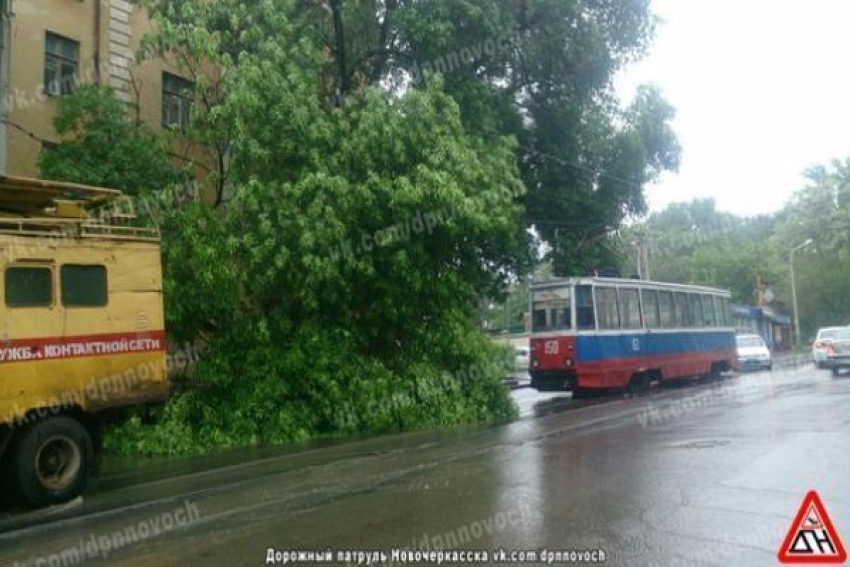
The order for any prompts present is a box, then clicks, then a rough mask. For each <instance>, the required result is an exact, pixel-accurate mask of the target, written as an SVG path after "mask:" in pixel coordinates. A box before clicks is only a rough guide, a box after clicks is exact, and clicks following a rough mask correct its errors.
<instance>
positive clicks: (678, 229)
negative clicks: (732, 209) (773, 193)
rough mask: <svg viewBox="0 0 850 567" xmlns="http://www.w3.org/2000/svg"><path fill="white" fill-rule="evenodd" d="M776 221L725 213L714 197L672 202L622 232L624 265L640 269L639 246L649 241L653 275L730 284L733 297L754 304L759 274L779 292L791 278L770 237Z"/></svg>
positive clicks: (631, 270)
mask: <svg viewBox="0 0 850 567" xmlns="http://www.w3.org/2000/svg"><path fill="white" fill-rule="evenodd" d="M775 225H776V221H775V219H773V218H772V217H752V218H739V217H736V216H735V215H732V214H729V213H723V212H720V211H718V210H717V209H716V208H715V204H714V201H713V200H711V199H703V200H695V201H692V202H691V203H676V204H672V205H670V206H669V207H667V208H666V209H665V210H663V211H661V212H658V213H653V214H652V215H650V216H649V217H648V219H647V220H646V221H645V222H644V223H640V224H636V225H633V226H631V227H629V229H627V230H624V231H623V232H622V234H621V236H620V239H621V250H622V258H623V264H622V268H621V270H622V271H623V273H626V274H633V273H635V268H634V265H635V259H634V258H635V254H636V251H635V250H636V246H638V245H640V243H645V245H646V246H648V248H649V256H650V258H649V259H650V268H651V276H652V279H654V280H659V281H670V282H679V283H693V284H701V285H710V286H717V287H721V288H725V289H730V290H731V291H732V298H733V300H734V301H736V302H739V303H746V304H753V303H755V302H756V289H757V286H758V277H760V278H761V281H762V284H763V285H767V286H769V287H771V289H773V290H774V291H775V292H776V291H777V290H781V289H782V285H783V281H784V278H785V277H786V272H785V271H783V268H782V264H781V262H780V258H779V257H778V255H777V254H776V251H775V250H774V249H773V247H772V246H771V245H770V242H769V239H770V235H771V234H772V231H773V228H774V226H775Z"/></svg>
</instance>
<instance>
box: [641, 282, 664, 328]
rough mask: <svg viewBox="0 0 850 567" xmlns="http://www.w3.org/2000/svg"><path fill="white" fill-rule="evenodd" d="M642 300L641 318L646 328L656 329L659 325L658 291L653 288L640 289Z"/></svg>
mask: <svg viewBox="0 0 850 567" xmlns="http://www.w3.org/2000/svg"><path fill="white" fill-rule="evenodd" d="M640 295H641V299H642V300H643V320H644V321H645V322H646V328H647V329H658V328H659V327H661V322H660V317H659V315H658V292H657V291H656V290H654V289H642V290H641V292H640Z"/></svg>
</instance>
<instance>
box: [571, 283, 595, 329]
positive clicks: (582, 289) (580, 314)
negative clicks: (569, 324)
mask: <svg viewBox="0 0 850 567" xmlns="http://www.w3.org/2000/svg"><path fill="white" fill-rule="evenodd" d="M576 326H577V327H578V330H579V331H593V330H595V329H596V314H595V313H594V312H593V288H592V287H591V286H589V285H578V286H576Z"/></svg>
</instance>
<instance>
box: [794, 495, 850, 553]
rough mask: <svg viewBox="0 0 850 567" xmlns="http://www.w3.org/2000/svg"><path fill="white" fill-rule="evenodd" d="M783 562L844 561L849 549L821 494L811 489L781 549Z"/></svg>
mask: <svg viewBox="0 0 850 567" xmlns="http://www.w3.org/2000/svg"><path fill="white" fill-rule="evenodd" d="M779 561H781V562H782V563H818V564H824V563H844V562H845V561H847V551H846V550H845V549H844V544H843V543H841V538H840V537H839V536H838V532H837V531H836V530H835V527H834V526H833V525H832V520H830V519H829V515H828V514H827V513H826V508H825V507H824V505H823V502H821V499H820V496H818V493H817V492H815V491H814V490H810V491H809V493H808V494H806V498H805V499H803V505H802V506H800V510H799V511H798V512H797V517H796V518H794V523H792V524H791V529H790V530H788V535H787V536H785V541H784V542H782V547H781V548H780V549H779Z"/></svg>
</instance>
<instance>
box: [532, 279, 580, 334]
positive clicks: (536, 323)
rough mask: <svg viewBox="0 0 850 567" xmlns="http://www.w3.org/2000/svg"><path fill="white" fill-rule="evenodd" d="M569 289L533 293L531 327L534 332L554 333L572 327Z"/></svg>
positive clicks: (544, 290)
mask: <svg viewBox="0 0 850 567" xmlns="http://www.w3.org/2000/svg"><path fill="white" fill-rule="evenodd" d="M570 303H571V298H570V288H568V287H564V288H560V289H543V290H539V291H535V292H534V299H533V302H532V311H533V313H534V315H533V316H532V326H533V328H534V330H535V331H556V330H564V329H570V328H571V327H572V311H571V308H570Z"/></svg>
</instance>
